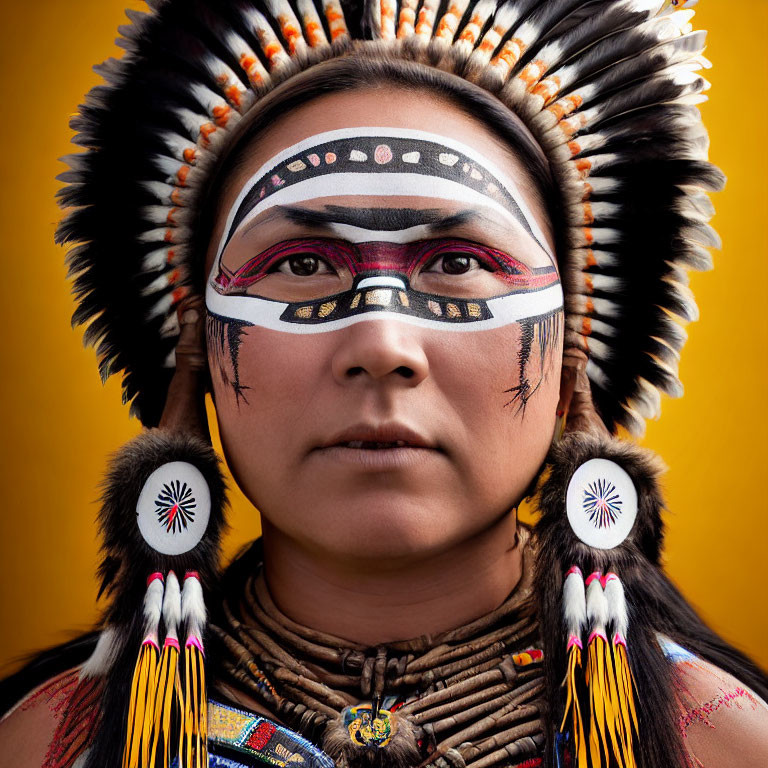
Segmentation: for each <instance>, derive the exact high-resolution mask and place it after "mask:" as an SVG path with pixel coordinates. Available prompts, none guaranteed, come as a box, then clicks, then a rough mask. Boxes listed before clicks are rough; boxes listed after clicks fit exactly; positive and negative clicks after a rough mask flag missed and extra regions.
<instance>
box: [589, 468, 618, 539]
mask: <svg viewBox="0 0 768 768" xmlns="http://www.w3.org/2000/svg"><path fill="white" fill-rule="evenodd" d="M583 509H584V512H585V513H586V514H587V515H588V516H589V521H590V522H591V523H592V524H593V525H594V526H595V528H609V527H610V526H612V525H613V524H614V523H615V522H616V521H617V520H618V519H619V515H620V514H621V511H622V510H621V498H620V497H619V494H618V493H617V491H616V486H615V485H614V484H613V483H611V482H610V481H609V480H604V479H602V478H600V479H598V480H595V481H593V482H591V483H590V484H589V485H588V486H587V487H586V488H585V489H584V501H583Z"/></svg>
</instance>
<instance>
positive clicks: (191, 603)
mask: <svg viewBox="0 0 768 768" xmlns="http://www.w3.org/2000/svg"><path fill="white" fill-rule="evenodd" d="M181 619H182V621H183V622H184V625H185V626H186V628H187V636H190V635H191V636H194V637H197V638H201V637H202V635H203V631H204V629H205V621H206V611H205V600H204V599H203V588H202V586H201V585H200V580H199V579H198V578H197V577H196V576H187V577H186V578H185V579H184V590H183V591H182V593H181Z"/></svg>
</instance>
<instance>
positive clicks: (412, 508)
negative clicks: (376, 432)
mask: <svg viewBox="0 0 768 768" xmlns="http://www.w3.org/2000/svg"><path fill="white" fill-rule="evenodd" d="M466 508H467V507H466V506H465V505H462V506H461V508H458V505H456V504H455V503H454V504H450V503H443V504H440V503H439V502H438V501H436V500H435V499H434V498H431V499H425V498H421V497H416V498H414V496H413V495H411V494H408V495H405V494H402V495H401V494H391V493H389V494H388V493H382V492H378V493H377V494H375V495H371V497H369V498H366V499H365V500H359V499H358V500H356V502H355V504H354V505H349V503H348V502H347V503H344V502H342V501H339V502H337V503H335V504H333V503H329V502H328V501H325V500H324V502H323V503H322V504H320V505H315V507H314V509H313V510H312V518H311V520H305V521H304V523H305V524H304V525H302V526H301V529H300V530H297V531H295V532H289V531H285V532H286V533H289V535H294V536H298V537H300V538H303V539H305V540H306V543H307V545H308V546H310V547H312V548H314V549H315V550H317V548H321V549H323V550H325V552H326V553H327V554H329V555H331V556H333V557H338V558H343V559H344V560H364V561H379V562H385V561H403V560H411V559H414V558H424V557H429V556H431V555H437V554H439V553H440V552H442V551H444V550H447V549H449V548H450V547H452V546H455V544H456V543H457V542H460V541H462V540H463V539H465V538H469V537H470V536H472V535H473V534H474V533H475V531H474V530H470V529H469V527H468V522H469V521H468V520H467V518H466V514H462V511H464V512H465V511H466ZM474 522H477V521H474Z"/></svg>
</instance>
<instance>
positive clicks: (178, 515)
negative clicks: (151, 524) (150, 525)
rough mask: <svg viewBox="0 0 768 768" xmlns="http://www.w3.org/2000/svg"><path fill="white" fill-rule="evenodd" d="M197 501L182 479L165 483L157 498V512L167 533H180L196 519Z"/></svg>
mask: <svg viewBox="0 0 768 768" xmlns="http://www.w3.org/2000/svg"><path fill="white" fill-rule="evenodd" d="M196 506H197V502H196V501H195V497H194V496H193V495H192V489H191V488H190V487H189V486H188V485H187V484H186V483H184V482H182V481H181V480H172V481H171V482H170V483H165V484H164V485H163V489H162V490H161V491H160V493H159V494H158V496H157V498H156V499H155V512H156V513H157V519H158V521H159V523H160V525H164V526H165V531H166V533H180V532H181V531H182V530H186V528H187V526H188V525H189V523H191V522H192V521H193V520H194V519H195V507H196Z"/></svg>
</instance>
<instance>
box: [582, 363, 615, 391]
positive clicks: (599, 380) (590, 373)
mask: <svg viewBox="0 0 768 768" xmlns="http://www.w3.org/2000/svg"><path fill="white" fill-rule="evenodd" d="M585 370H586V372H587V378H588V379H589V380H590V381H591V382H592V383H593V384H594V385H595V386H597V387H600V389H602V390H603V391H605V392H610V391H611V380H610V379H609V378H608V376H607V375H606V373H605V371H604V370H603V369H602V368H601V367H600V363H599V361H595V360H587V367H586V369H585Z"/></svg>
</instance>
